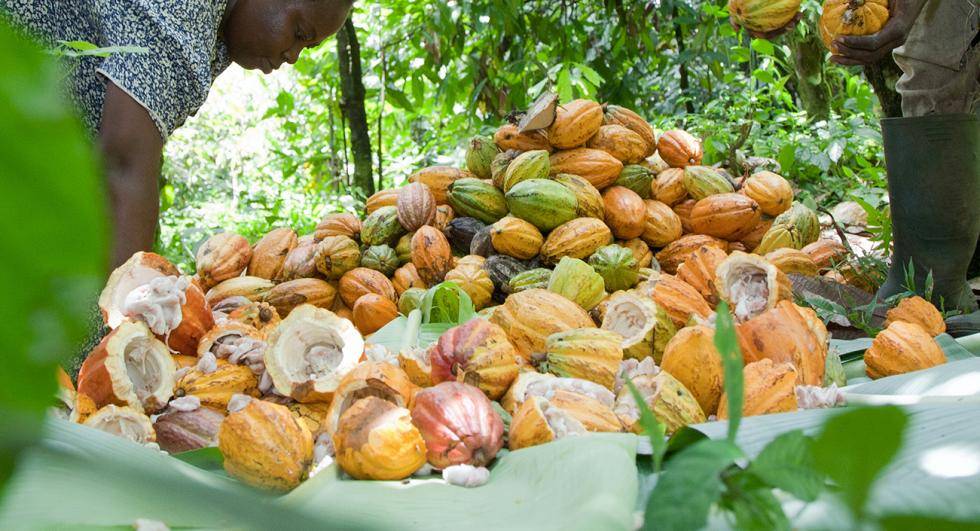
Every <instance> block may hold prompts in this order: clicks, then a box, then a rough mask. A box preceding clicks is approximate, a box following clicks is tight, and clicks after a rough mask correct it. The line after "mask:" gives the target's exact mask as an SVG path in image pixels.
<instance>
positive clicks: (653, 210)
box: [640, 199, 684, 247]
mask: <svg viewBox="0 0 980 531" xmlns="http://www.w3.org/2000/svg"><path fill="white" fill-rule="evenodd" d="M643 206H644V210H645V211H646V215H645V216H644V218H643V234H641V235H640V238H642V239H643V241H644V242H646V243H647V244H648V245H650V246H651V247H664V246H666V245H668V244H670V243H671V242H673V241H675V240H677V239H678V238H680V237H681V235H682V234H683V233H684V228H683V227H682V226H681V218H680V216H678V215H677V213H675V212H674V211H673V210H671V209H670V207H669V206H667V205H666V204H665V203H661V202H660V201H654V200H652V199H649V200H647V201H644V202H643Z"/></svg>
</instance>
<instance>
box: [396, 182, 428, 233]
mask: <svg viewBox="0 0 980 531" xmlns="http://www.w3.org/2000/svg"><path fill="white" fill-rule="evenodd" d="M395 206H396V208H397V209H398V221H399V223H401V224H402V228H404V229H405V230H406V231H409V232H412V231H415V230H418V229H419V227H422V226H423V225H431V224H432V222H434V221H435V219H436V198H435V196H434V195H432V192H430V191H429V187H428V186H426V185H424V184H422V183H409V184H407V185H405V186H404V187H402V188H401V189H399V190H398V200H397V202H396V203H395Z"/></svg>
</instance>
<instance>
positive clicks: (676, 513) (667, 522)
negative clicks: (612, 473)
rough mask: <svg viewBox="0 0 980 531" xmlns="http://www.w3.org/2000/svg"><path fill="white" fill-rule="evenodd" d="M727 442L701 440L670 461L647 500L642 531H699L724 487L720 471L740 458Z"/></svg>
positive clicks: (737, 451) (738, 452)
mask: <svg viewBox="0 0 980 531" xmlns="http://www.w3.org/2000/svg"><path fill="white" fill-rule="evenodd" d="M741 455H742V454H741V452H740V451H739V450H738V448H737V447H735V446H733V445H732V444H730V443H728V442H726V441H712V440H704V441H701V442H698V443H695V444H694V445H693V446H691V447H689V448H687V449H686V450H684V451H683V452H681V453H679V454H677V455H676V456H674V458H673V459H671V460H670V461H669V462H668V463H667V466H666V467H665V469H664V471H663V472H662V473H661V475H660V478H659V479H658V480H657V486H656V487H654V489H653V492H652V493H651V494H650V499H649V500H648V501H647V508H646V516H645V518H644V521H645V523H644V527H643V528H644V529H650V530H652V529H663V530H668V531H670V530H688V529H700V528H701V527H703V526H704V524H705V522H707V519H708V512H709V511H710V510H711V507H712V505H714V504H715V503H716V502H717V501H718V500H719V499H721V494H722V491H723V488H724V484H723V483H722V478H721V474H722V472H723V471H724V470H725V469H727V468H728V467H730V466H731V465H732V464H734V463H735V460H736V459H738V458H739V457H741Z"/></svg>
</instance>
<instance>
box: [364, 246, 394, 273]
mask: <svg viewBox="0 0 980 531" xmlns="http://www.w3.org/2000/svg"><path fill="white" fill-rule="evenodd" d="M398 265H399V264H398V253H396V252H395V250H394V249H392V248H391V247H389V246H387V245H372V246H370V247H368V248H367V249H365V250H364V253H362V254H361V267H366V268H368V269H373V270H375V271H380V272H381V274H383V275H384V276H386V277H390V276H391V275H392V274H394V272H395V270H396V269H398Z"/></svg>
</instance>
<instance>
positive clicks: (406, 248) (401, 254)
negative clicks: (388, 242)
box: [395, 232, 415, 265]
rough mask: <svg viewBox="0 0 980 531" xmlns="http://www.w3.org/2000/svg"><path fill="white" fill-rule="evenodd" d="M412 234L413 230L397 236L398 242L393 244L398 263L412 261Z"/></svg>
mask: <svg viewBox="0 0 980 531" xmlns="http://www.w3.org/2000/svg"><path fill="white" fill-rule="evenodd" d="M414 235H415V233H414V232H409V233H408V234H402V237H401V238H398V244H397V245H395V254H396V255H397V256H398V265H405V264H407V263H409V262H411V261H412V236H414Z"/></svg>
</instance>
